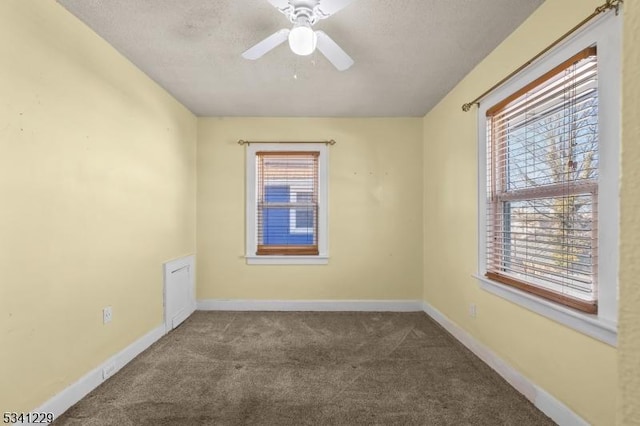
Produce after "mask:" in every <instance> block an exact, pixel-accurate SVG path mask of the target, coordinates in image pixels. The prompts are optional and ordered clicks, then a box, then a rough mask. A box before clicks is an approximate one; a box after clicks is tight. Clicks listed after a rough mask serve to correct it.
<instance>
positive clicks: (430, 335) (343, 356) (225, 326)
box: [55, 312, 553, 426]
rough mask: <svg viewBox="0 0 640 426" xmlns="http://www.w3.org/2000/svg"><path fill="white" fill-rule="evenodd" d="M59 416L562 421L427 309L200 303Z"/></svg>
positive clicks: (140, 420)
mask: <svg viewBox="0 0 640 426" xmlns="http://www.w3.org/2000/svg"><path fill="white" fill-rule="evenodd" d="M55 424H56V425H83V426H87V425H154V426H155V425H214V424H215V425H241V424H251V425H254V424H263V425H304V424H326V425H329V424H330V425H335V424H339V425H372V424H379V425H390V424H394V425H395V424H399V425H518V426H522V425H546V424H553V422H552V421H551V420H550V419H549V418H547V417H546V416H545V415H544V414H542V413H541V412H540V411H538V410H537V409H536V408H535V407H534V406H533V405H532V404H530V403H529V402H528V401H527V400H526V399H525V398H524V397H523V396H522V395H520V394H519V393H518V392H517V391H516V390H514V389H513V388H511V387H510V386H509V385H508V384H507V383H506V382H505V381H503V380H502V378H500V377H499V376H498V375H497V374H496V373H495V372H493V371H492V370H491V369H490V368H489V367H487V366H486V365H485V364H483V363H482V361H480V360H479V359H478V358H476V357H475V356H474V355H473V354H471V353H470V352H469V351H467V350H466V348H464V347H463V346H462V345H460V344H459V343H458V342H457V341H456V340H455V339H454V338H453V337H451V336H450V335H449V334H447V333H446V332H445V331H444V330H443V329H442V328H440V327H439V326H438V325H437V324H436V323H435V322H433V321H432V320H431V319H429V317H428V316H426V315H425V314H424V313H354V312H313V313H309V312H196V313H195V314H194V315H193V316H192V317H191V318H189V319H188V320H187V321H186V322H185V323H184V324H183V325H181V326H180V327H179V328H178V329H176V330H174V331H173V332H171V333H170V334H168V335H167V336H165V337H163V338H162V339H161V340H159V341H158V342H156V343H155V344H154V345H153V346H151V347H150V348H149V349H148V350H147V351H145V352H144V353H142V354H141V355H140V356H139V357H137V358H136V359H135V360H133V361H132V362H131V363H130V364H129V365H127V366H126V367H125V368H123V369H122V370H121V371H120V372H118V373H117V374H116V375H115V376H113V377H112V378H111V379H109V380H107V381H106V382H105V383H104V384H102V385H101V386H100V387H99V388H97V389H96V390H95V391H93V392H91V393H90V394H89V395H88V396H87V397H86V398H84V399H83V400H82V401H80V402H79V403H78V404H76V405H75V406H73V407H72V408H71V409H69V410H68V411H67V412H66V413H65V414H64V415H62V416H61V417H60V418H59V419H58V420H57V421H56V422H55Z"/></svg>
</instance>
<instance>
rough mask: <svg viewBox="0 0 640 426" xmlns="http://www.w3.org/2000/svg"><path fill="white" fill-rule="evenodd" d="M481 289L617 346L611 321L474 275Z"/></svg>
mask: <svg viewBox="0 0 640 426" xmlns="http://www.w3.org/2000/svg"><path fill="white" fill-rule="evenodd" d="M474 278H476V279H477V280H478V282H479V284H480V288H482V289H483V290H486V291H488V292H489V293H492V294H494V295H496V296H499V297H502V298H503V299H506V300H508V301H510V302H513V303H515V304H517V305H520V306H522V307H523V308H525V309H528V310H530V311H532V312H535V313H537V314H540V315H542V316H544V317H546V318H549V319H551V320H553V321H556V322H558V323H560V324H563V325H566V326H567V327H569V328H572V329H574V330H576V331H578V332H580V333H583V334H586V335H587V336H590V337H593V338H594V339H596V340H600V341H601V342H604V343H606V344H608V345H611V346H614V347H615V346H617V342H618V331H617V325H616V324H615V323H612V322H611V321H606V320H604V319H602V318H598V317H597V316H596V315H589V314H585V313H583V312H579V311H575V310H573V309H571V308H567V307H564V306H560V305H558V304H556V303H553V302H550V301H547V300H544V299H541V298H539V297H537V296H534V295H532V294H529V293H527V292H524V291H521V290H518V289H515V288H512V287H509V286H507V285H503V284H500V283H497V282H495V281H491V280H489V279H487V278H485V277H481V276H479V275H474Z"/></svg>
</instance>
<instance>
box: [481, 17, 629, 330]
mask: <svg viewBox="0 0 640 426" xmlns="http://www.w3.org/2000/svg"><path fill="white" fill-rule="evenodd" d="M611 15H613V14H611ZM618 22H619V20H618V19H616V17H615V16H608V17H606V18H603V19H601V20H600V21H598V22H596V23H595V24H593V25H591V26H590V27H589V28H588V29H587V30H586V31H584V32H583V33H581V34H580V35H579V36H577V37H575V38H574V39H572V40H571V41H569V42H567V43H566V44H565V45H564V46H562V47H561V48H559V49H556V50H555V51H554V52H553V53H552V54H551V55H549V56H548V57H546V58H545V59H543V60H541V61H540V62H539V63H537V64H536V65H535V66H533V67H532V68H531V69H529V70H528V71H527V72H525V73H522V74H520V75H518V76H516V77H515V78H514V80H513V81H511V82H510V83H508V84H506V85H505V86H503V87H501V88H499V89H497V91H496V92H494V93H493V94H492V95H490V96H489V97H488V98H487V100H485V102H483V105H482V106H481V109H480V113H481V114H482V115H481V120H480V121H481V123H480V132H481V133H480V134H481V138H480V142H481V155H480V161H481V163H480V169H481V178H482V179H481V180H482V182H481V184H480V186H479V191H480V197H479V199H480V203H481V205H480V206H479V208H480V212H481V213H480V215H481V220H480V238H479V239H480V253H481V255H480V257H481V259H480V262H481V263H480V268H481V271H480V276H481V281H482V282H483V283H484V286H485V288H488V289H489V290H490V291H493V292H494V293H497V294H500V295H503V296H506V297H507V298H509V299H512V300H515V301H517V302H522V303H521V304H523V305H525V306H527V307H529V308H533V310H538V311H539V312H541V313H545V312H546V313H549V312H550V311H553V310H554V309H555V310H556V313H553V312H552V313H551V314H550V315H548V316H551V317H553V318H554V319H557V320H560V321H561V322H566V323H571V325H575V324H576V320H579V321H583V323H582V324H578V326H577V327H576V328H578V329H581V330H582V331H585V332H587V334H591V335H594V337H598V338H601V339H602V340H605V341H608V342H613V341H614V340H615V321H616V310H617V278H618V277H617V236H618V165H617V163H618V161H619V138H620V134H619V111H620V104H619V87H620V86H619V80H620V74H619V65H618V64H619V23H618ZM499 286H503V287H499ZM500 288H502V289H505V288H509V289H513V290H511V291H505V290H501V289H500ZM514 290H515V291H514ZM523 294H524V296H523ZM542 311H545V312H542ZM557 312H560V313H561V314H559V315H558V314H557ZM560 317H564V320H566V321H563V318H560ZM568 317H570V318H569V319H568V320H567V318H568ZM579 321H578V323H579ZM594 325H595V326H596V328H598V327H599V329H598V330H596V331H593V330H592V328H593V327H592V326H594Z"/></svg>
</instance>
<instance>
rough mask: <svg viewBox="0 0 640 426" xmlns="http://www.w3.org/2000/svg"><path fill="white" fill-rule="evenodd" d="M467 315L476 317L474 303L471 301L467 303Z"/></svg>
mask: <svg viewBox="0 0 640 426" xmlns="http://www.w3.org/2000/svg"><path fill="white" fill-rule="evenodd" d="M469 316H470V317H471V318H475V317H476V304H475V303H472V304H470V305H469Z"/></svg>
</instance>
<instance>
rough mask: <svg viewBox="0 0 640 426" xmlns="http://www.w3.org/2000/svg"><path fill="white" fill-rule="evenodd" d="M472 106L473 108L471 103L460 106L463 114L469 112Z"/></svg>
mask: <svg viewBox="0 0 640 426" xmlns="http://www.w3.org/2000/svg"><path fill="white" fill-rule="evenodd" d="M472 106H473V102H469V103H467V104H464V105H462V110H463V111H464V112H469V110H470V109H471V107H472Z"/></svg>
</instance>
